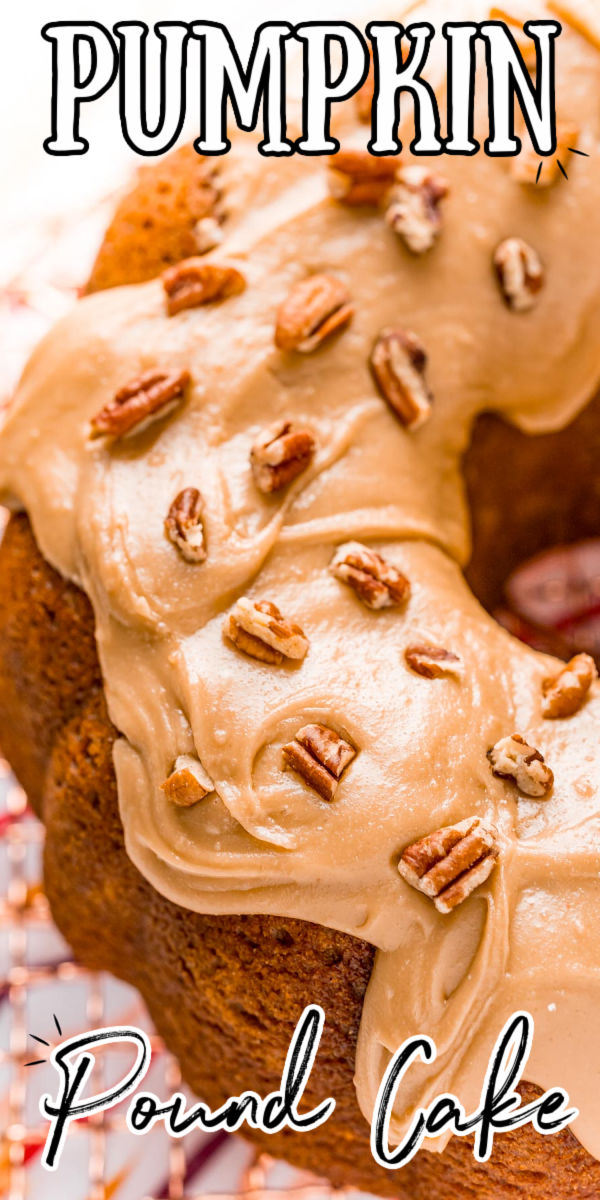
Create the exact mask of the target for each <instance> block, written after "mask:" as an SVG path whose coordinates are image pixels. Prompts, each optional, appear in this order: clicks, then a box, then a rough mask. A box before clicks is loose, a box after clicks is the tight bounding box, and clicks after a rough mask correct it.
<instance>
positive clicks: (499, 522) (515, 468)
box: [464, 395, 600, 662]
mask: <svg viewBox="0 0 600 1200" xmlns="http://www.w3.org/2000/svg"><path fill="white" fill-rule="evenodd" d="M599 463H600V395H599V396H597V397H596V398H595V399H594V400H593V401H592V402H591V403H590V404H589V405H588V406H587V408H585V409H584V411H583V412H582V413H581V414H580V415H579V416H578V417H577V418H576V419H575V420H574V421H573V422H572V423H571V424H570V425H569V426H568V427H567V428H566V429H564V430H561V431H559V432H556V433H549V434H542V435H538V436H530V435H528V434H524V433H521V432H520V431H519V430H518V429H516V428H514V427H513V426H511V425H509V424H507V422H505V421H504V420H502V419H500V418H499V417H496V416H493V415H490V414H484V415H483V416H481V417H480V418H479V419H478V420H477V422H476V424H475V427H474V430H473V436H472V440H471V444H470V446H469V449H468V450H467V453H466V455H465V459H464V476H465V483H466V488H467V496H468V501H469V506H470V510H471V520H472V529H473V553H472V557H471V561H470V563H469V564H468V567H467V568H466V571H465V576H466V579H467V582H468V583H469V585H470V587H471V588H472V590H473V592H474V594H475V595H476V596H477V598H478V599H479V600H480V601H481V603H482V604H483V606H484V607H485V608H486V609H487V610H488V612H490V613H491V614H492V615H493V616H494V617H495V618H496V619H497V620H498V621H499V622H500V624H502V625H504V626H505V627H506V628H508V629H509V630H510V632H511V633H513V634H514V635H515V636H516V637H519V638H521V640H522V641H524V642H526V643H527V644H528V645H531V646H533V647H534V648H535V649H538V650H543V651H545V652H547V653H550V654H555V655H557V656H558V657H560V658H569V657H570V656H571V655H572V654H574V653H577V652H578V651H580V650H586V651H587V652H588V653H589V654H593V655H594V656H595V657H596V659H597V661H599V662H600V470H599V467H598V464H599Z"/></svg>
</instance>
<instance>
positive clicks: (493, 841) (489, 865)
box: [398, 817, 499, 914]
mask: <svg viewBox="0 0 600 1200" xmlns="http://www.w3.org/2000/svg"><path fill="white" fill-rule="evenodd" d="M498 855H499V842H498V834H497V831H496V828H495V826H494V825H492V824H491V823H490V822H489V821H484V820H482V818H481V817H468V818H467V820H466V821H459V822H458V824H456V825H446V826H445V827H444V828H442V829H437V830H436V831H435V832H434V833H429V834H427V835H426V837H423V838H421V839H420V840H419V841H418V842H413V844H412V845H410V846H407V847H406V849H405V850H403V852H402V854H401V856H400V860H399V862H398V870H399V872H400V874H401V876H402V878H403V879H404V880H405V881H406V883H409V884H410V886H411V887H414V888H416V889H417V891H419V892H423V894H424V895H425V896H429V898H430V899H431V900H433V903H434V904H435V907H436V908H437V910H438V912H441V913H444V914H447V913H450V912H452V910H453V909H454V908H456V907H457V905H459V904H462V902H463V900H466V899H467V896H470V895H471V894H472V893H473V892H474V891H475V889H476V888H478V887H480V886H481V884H482V883H485V881H486V879H487V878H488V876H489V875H491V873H492V871H493V869H494V867H495V866H496V862H497V859H498Z"/></svg>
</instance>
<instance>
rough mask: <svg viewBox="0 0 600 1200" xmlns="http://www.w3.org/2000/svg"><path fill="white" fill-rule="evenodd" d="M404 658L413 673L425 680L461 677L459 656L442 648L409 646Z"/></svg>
mask: <svg viewBox="0 0 600 1200" xmlns="http://www.w3.org/2000/svg"><path fill="white" fill-rule="evenodd" d="M404 657H405V659H406V662H407V664H408V666H409V667H410V669H411V671H415V672H416V674H417V675H423V676H424V677H425V679H441V677H442V675H460V674H461V672H462V662H461V660H460V658H459V657H458V654H452V652H451V651H450V650H444V649H443V647H442V646H428V645H421V646H408V647H407V649H406V650H405V651H404Z"/></svg>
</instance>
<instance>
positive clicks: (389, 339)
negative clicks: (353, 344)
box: [370, 329, 432, 429]
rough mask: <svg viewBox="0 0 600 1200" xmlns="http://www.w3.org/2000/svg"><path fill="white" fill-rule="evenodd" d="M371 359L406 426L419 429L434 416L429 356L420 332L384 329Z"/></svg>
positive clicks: (379, 382)
mask: <svg viewBox="0 0 600 1200" xmlns="http://www.w3.org/2000/svg"><path fill="white" fill-rule="evenodd" d="M370 362H371V370H372V372H373V375H374V378H375V381H376V383H377V385H378V387H379V390H380V392H381V394H382V396H383V397H384V398H385V399H386V400H387V402H388V404H389V405H390V407H391V408H393V410H394V412H395V413H396V415H397V416H398V417H399V418H400V420H401V421H402V423H403V425H406V426H407V428H408V429H418V428H419V426H421V425H423V423H424V422H425V421H426V420H427V418H428V417H429V415H430V411H431V401H432V397H431V393H430V391H429V388H428V387H427V384H426V382H425V367H426V365H427V355H426V353H425V349H424V346H423V345H422V343H421V341H420V339H419V338H418V337H417V335H416V333H410V332H408V331H407V330H404V329H383V330H382V331H381V333H380V335H379V337H378V338H377V341H376V342H375V345H374V346H373V350H372V351H371V360H370Z"/></svg>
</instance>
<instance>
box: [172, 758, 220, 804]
mask: <svg viewBox="0 0 600 1200" xmlns="http://www.w3.org/2000/svg"><path fill="white" fill-rule="evenodd" d="M160 786H161V791H163V792H164V793H165V796H166V797H167V799H168V800H170V801H171V803H172V804H177V805H178V806H179V807H180V808H189V807H190V806H191V805H192V804H197V803H198V801H199V800H203V799H204V797H205V796H208V795H210V793H211V792H214V790H215V785H214V783H213V781H212V779H211V778H210V776H209V775H207V773H206V771H205V770H204V767H203V766H202V763H201V762H200V760H199V759H198V758H196V757H195V755H193V754H180V755H179V758H176V759H175V762H174V764H173V769H172V770H171V772H170V774H169V775H168V777H167V779H165V781H164V783H161V785H160Z"/></svg>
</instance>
